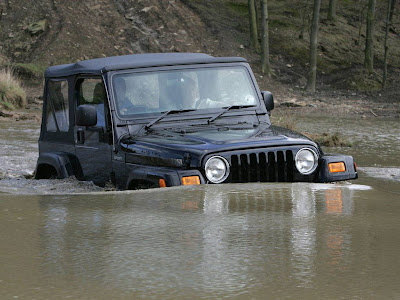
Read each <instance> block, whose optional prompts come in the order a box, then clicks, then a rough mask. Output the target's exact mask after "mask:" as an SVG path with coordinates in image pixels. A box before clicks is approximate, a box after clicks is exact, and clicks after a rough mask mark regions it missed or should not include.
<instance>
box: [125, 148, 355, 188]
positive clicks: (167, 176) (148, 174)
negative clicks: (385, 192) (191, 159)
mask: <svg viewBox="0 0 400 300" xmlns="http://www.w3.org/2000/svg"><path fill="white" fill-rule="evenodd" d="M251 155H252V154H250V155H249V160H248V163H246V159H245V157H243V156H242V157H241V158H240V159H239V160H236V161H235V160H232V159H231V157H230V156H229V157H228V156H227V157H228V158H229V163H230V166H231V174H230V176H229V177H228V178H227V179H226V180H225V181H224V182H223V183H246V182H320V183H324V182H335V181H343V180H351V179H357V178H358V174H357V170H356V165H355V163H354V160H353V157H352V156H348V155H334V154H326V155H323V156H322V157H321V158H320V159H319V161H318V168H317V170H316V171H315V172H314V173H312V174H310V175H302V174H300V173H299V172H298V171H297V169H296V167H295V165H294V158H293V155H292V154H291V152H289V151H286V152H283V151H281V153H277V155H276V156H275V155H272V156H273V157H276V161H275V159H272V161H275V162H274V163H272V162H271V160H269V159H268V155H264V159H265V161H264V163H263V164H256V163H255V164H252V163H251V162H252V157H253V156H251ZM260 157H261V156H260ZM257 161H260V159H257ZM332 163H343V164H344V166H345V168H344V170H343V171H341V172H331V171H330V170H329V164H332ZM238 164H239V165H238ZM129 173H130V175H129V179H128V185H127V188H128V187H129V185H130V182H131V181H133V180H143V181H146V182H151V183H153V185H154V186H159V182H160V179H162V180H164V181H165V186H179V185H183V180H182V179H183V177H187V176H198V177H199V183H200V184H205V183H207V180H206V179H205V177H204V174H202V172H200V170H196V169H189V170H182V169H178V168H168V167H154V166H151V167H150V166H140V165H130V171H129Z"/></svg>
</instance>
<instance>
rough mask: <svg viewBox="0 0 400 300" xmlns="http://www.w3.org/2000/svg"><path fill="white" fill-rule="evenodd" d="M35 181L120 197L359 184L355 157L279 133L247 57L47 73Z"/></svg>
mask: <svg viewBox="0 0 400 300" xmlns="http://www.w3.org/2000/svg"><path fill="white" fill-rule="evenodd" d="M43 99H44V103H43V117H42V125H41V133H40V138H39V158H38V161H37V166H36V170H35V177H36V178H37V179H48V178H59V179H61V178H66V177H69V176H75V177H76V178H78V179H79V180H91V181H93V182H94V183H95V184H97V185H100V186H102V185H104V184H105V183H106V182H108V181H111V182H112V183H114V184H115V185H116V186H117V187H118V188H119V189H138V188H153V187H170V186H179V185H195V184H219V183H245V182H297V181H303V182H332V181H340V180H349V179H356V178H357V170H356V165H355V163H354V161H353V158H352V157H351V156H345V155H330V154H324V153H323V151H322V150H321V148H320V147H319V145H318V144H317V143H315V142H314V141H312V140H310V139H309V138H307V137H305V136H303V135H301V134H299V133H296V132H293V131H290V130H287V129H283V128H279V127H275V126H272V125H271V121H270V118H269V116H270V113H271V110H272V109H273V108H274V101H273V96H272V94H271V93H270V92H266V91H260V89H259V87H258V85H257V82H256V79H255V77H254V75H253V72H252V71H251V68H250V66H249V64H248V62H247V61H246V60H245V59H244V58H240V57H212V56H209V55H206V54H197V53H196V54H195V53H160V54H136V55H126V56H115V57H107V58H99V59H91V60H86V61H81V62H77V63H73V64H66V65H59V66H53V67H49V68H47V70H46V71H45V88H44V97H43Z"/></svg>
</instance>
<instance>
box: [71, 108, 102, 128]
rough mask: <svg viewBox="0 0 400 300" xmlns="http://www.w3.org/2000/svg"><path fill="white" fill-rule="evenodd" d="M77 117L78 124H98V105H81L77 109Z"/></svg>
mask: <svg viewBox="0 0 400 300" xmlns="http://www.w3.org/2000/svg"><path fill="white" fill-rule="evenodd" d="M75 119H76V125H78V126H96V124H97V111H96V107H94V106H93V105H88V104H83V105H79V106H78V107H77V109H76V114H75Z"/></svg>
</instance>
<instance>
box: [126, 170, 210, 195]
mask: <svg viewBox="0 0 400 300" xmlns="http://www.w3.org/2000/svg"><path fill="white" fill-rule="evenodd" d="M183 176H199V178H200V183H201V184H204V183H205V180H204V178H203V176H202V175H201V173H200V171H199V170H194V169H192V170H180V169H170V168H159V167H148V166H139V165H136V166H134V167H131V168H130V170H129V172H128V180H127V182H126V187H125V189H129V187H130V185H131V183H132V182H135V181H139V182H140V181H141V182H148V183H151V184H153V185H154V186H156V187H158V186H159V180H160V179H164V180H165V182H166V184H167V186H179V185H182V177H183Z"/></svg>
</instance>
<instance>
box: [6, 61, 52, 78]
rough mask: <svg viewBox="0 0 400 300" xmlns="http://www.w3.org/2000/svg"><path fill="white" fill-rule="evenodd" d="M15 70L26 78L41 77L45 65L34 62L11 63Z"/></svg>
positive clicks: (42, 76)
mask: <svg viewBox="0 0 400 300" xmlns="http://www.w3.org/2000/svg"><path fill="white" fill-rule="evenodd" d="M13 68H14V70H15V72H16V73H17V74H18V75H19V76H21V77H23V78H27V79H42V78H44V71H45V70H46V66H44V65H39V64H34V63H17V64H15V65H13Z"/></svg>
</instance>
